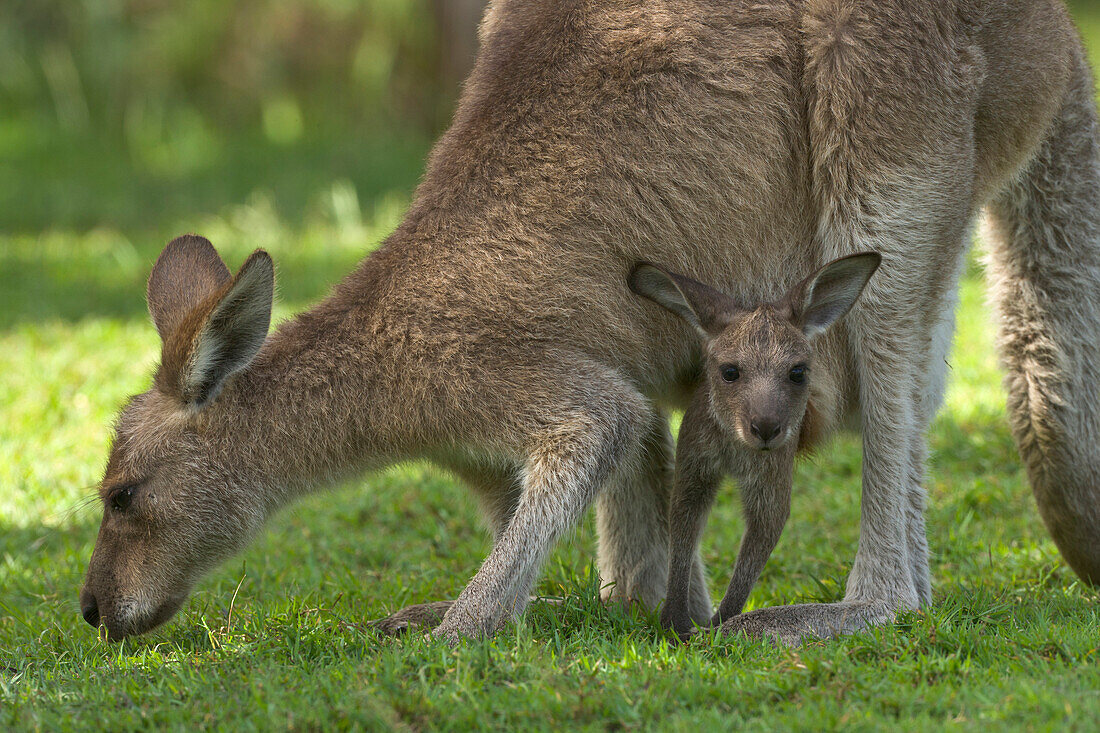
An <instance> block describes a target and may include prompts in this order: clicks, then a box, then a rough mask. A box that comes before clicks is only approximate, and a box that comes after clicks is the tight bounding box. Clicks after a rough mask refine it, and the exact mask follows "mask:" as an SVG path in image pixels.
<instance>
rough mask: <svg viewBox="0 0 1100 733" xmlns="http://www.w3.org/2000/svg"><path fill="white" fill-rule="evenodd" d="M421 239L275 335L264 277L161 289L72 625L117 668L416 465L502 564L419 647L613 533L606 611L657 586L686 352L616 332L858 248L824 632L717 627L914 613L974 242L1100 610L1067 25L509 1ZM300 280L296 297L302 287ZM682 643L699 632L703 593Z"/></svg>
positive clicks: (1086, 212)
mask: <svg viewBox="0 0 1100 733" xmlns="http://www.w3.org/2000/svg"><path fill="white" fill-rule="evenodd" d="M481 46H482V48H481V51H480V54H479V56H478V60H477V64H476V68H475V69H474V71H473V72H472V74H471V76H470V78H469V80H468V82H467V84H466V87H465V91H464V93H463V96H462V99H461V101H460V104H459V106H458V110H457V112H456V114H455V118H454V122H453V124H452V126H451V128H450V130H448V131H447V133H446V134H445V135H444V136H443V137H442V138H441V140H440V141H439V143H438V144H437V146H436V148H435V150H434V152H433V153H432V155H431V159H430V161H429V163H428V167H427V171H426V173H425V176H424V180H423V183H422V184H421V185H420V187H419V189H418V190H417V193H416V196H415V199H414V201H413V203H412V205H411V206H410V209H409V211H408V213H407V215H406V217H405V220H404V222H403V223H402V224H401V225H400V226H399V227H398V228H397V230H396V231H395V232H394V233H393V234H392V235H391V236H390V237H389V238H388V239H387V240H386V242H385V243H384V244H383V245H382V246H381V247H380V248H379V249H378V251H376V252H375V253H374V254H372V255H371V256H370V257H368V258H367V259H366V260H365V261H364V262H363V263H362V264H361V265H360V266H359V268H358V269H357V270H356V271H355V272H354V273H352V274H351V275H349V276H348V277H347V278H346V279H345V280H344V281H343V282H342V283H340V284H339V285H338V286H337V287H336V288H335V290H334V292H333V293H332V294H331V295H330V296H329V297H328V298H326V299H325V300H324V301H322V302H321V303H320V304H318V305H317V306H316V307H314V308H312V309H311V310H309V311H307V312H305V313H303V314H302V315H300V316H298V317H297V318H296V319H294V320H292V321H290V322H288V323H286V324H284V325H282V326H281V327H280V328H279V329H278V330H277V331H276V332H275V333H273V334H272V335H270V336H266V334H267V328H268V322H269V318H270V307H271V293H272V277H273V275H272V264H271V261H270V259H269V258H268V256H267V255H266V254H265V253H263V252H257V253H256V254H254V255H253V256H252V257H251V258H249V260H248V261H247V262H246V263H245V264H244V265H243V266H242V268H241V269H240V271H239V272H238V273H237V275H236V276H234V277H231V276H230V273H229V271H228V270H227V269H226V267H225V265H224V264H222V262H221V260H220V259H219V258H218V256H217V254H216V253H215V252H214V250H213V248H212V247H211V246H210V244H209V243H208V242H206V241H205V240H202V239H201V238H198V237H187V238H182V239H180V240H176V241H174V242H172V243H171V244H169V245H168V247H167V248H166V249H165V250H164V252H163V254H162V255H161V257H160V259H159V260H158V261H157V264H156V266H155V267H154V269H153V273H152V276H151V277H150V281H149V292H148V299H149V306H150V312H151V314H152V316H153V320H154V322H155V324H156V326H157V329H158V331H159V333H160V335H161V338H162V339H163V354H162V360H161V364H160V367H159V371H158V372H157V374H156V377H155V379H154V383H153V386H152V388H151V389H150V390H149V391H148V392H145V393H143V394H141V395H138V396H137V397H135V398H134V399H132V400H131V401H130V402H129V403H128V404H127V405H126V407H125V408H124V409H123V411H122V415H121V417H120V419H119V422H118V426H117V435H116V438H115V441H114V445H113V447H112V449H111V455H110V459H109V462H108V465H107V469H106V474H105V476H104V479H103V483H102V496H103V500H104V507H105V508H104V517H103V522H102V525H101V527H100V532H99V538H98V540H97V543H96V548H95V551H94V553H93V555H92V559H91V563H90V567H89V570H88V577H87V582H86V584H85V586H84V589H83V592H82V594H81V606H82V610H83V613H84V616H85V618H86V619H87V620H88V621H90V622H91V623H93V624H95V625H99V624H100V623H102V624H103V625H105V626H106V628H107V630H108V632H109V635H110V637H111V638H121V637H124V636H126V635H127V634H134V633H140V632H143V631H146V630H148V629H150V628H152V627H153V626H156V625H157V624H159V623H161V622H163V621H164V620H165V619H167V618H169V617H170V616H171V615H172V614H173V613H174V612H175V610H176V609H177V608H178V607H179V605H180V604H181V603H182V602H183V600H184V598H185V597H186V596H187V594H188V592H189V591H190V589H191V587H192V586H193V584H194V583H195V582H196V580H197V578H198V577H199V576H200V574H201V573H202V572H204V571H205V570H207V569H209V568H210V567H211V566H213V565H214V564H215V563H216V562H218V561H219V560H220V559H222V558H224V557H226V556H228V555H229V554H231V553H232V552H234V551H236V550H238V549H239V548H241V547H242V546H243V545H244V544H245V543H246V541H247V540H248V539H249V538H250V537H251V536H252V535H253V534H254V533H255V532H256V531H257V530H258V529H259V528H260V526H261V524H262V523H263V521H264V519H265V517H267V516H268V515H270V514H271V513H272V512H274V511H276V510H277V509H278V508H280V507H281V506H283V505H285V504H286V503H287V502H288V501H290V500H291V499H292V498H294V497H295V496H296V495H299V494H302V493H305V492H308V491H311V490H314V489H316V488H318V487H320V486H322V485H324V484H329V483H331V482H333V481H335V480H337V479H338V478H340V477H346V476H349V475H355V474H358V473H360V472H361V471H364V470H367V469H369V468H372V467H378V466H381V465H384V464H387V463H389V462H393V461H397V460H402V459H407V458H411V457H424V458H428V459H431V460H434V461H436V462H438V463H440V464H442V465H443V466H446V467H449V468H450V469H452V470H453V471H454V472H455V473H456V474H458V475H459V476H461V477H463V478H464V479H466V480H467V481H468V482H469V484H470V485H471V487H472V488H473V489H474V491H475V493H476V494H477V495H478V496H479V497H481V499H482V500H483V503H484V507H485V511H486V514H487V516H488V519H489V523H490V526H491V528H492V530H493V532H494V535H495V544H494V546H493V549H492V552H491V553H490V554H489V556H488V558H487V559H486V560H485V562H484V564H483V565H482V566H481V569H480V570H479V571H478V572H477V574H476V575H474V577H473V579H472V580H471V581H470V583H469V585H468V586H467V587H466V589H465V590H464V591H463V592H462V593H461V595H460V596H459V597H458V599H457V600H455V601H454V602H453V604H450V605H445V604H426V605H423V606H417V607H413V608H411V609H407V610H406V611H404V612H401V613H399V614H397V615H396V616H394V617H391V618H390V619H389V620H388V621H387V622H386V626H387V628H396V627H399V626H401V625H403V624H407V623H417V622H420V623H430V622H432V621H438V614H439V613H440V611H441V610H442V609H446V613H445V615H443V617H442V620H441V621H439V623H438V625H437V626H436V628H435V630H434V633H435V634H436V636H438V637H441V638H444V639H446V640H448V641H452V642H454V641H455V640H457V639H458V638H460V637H461V636H478V635H485V634H492V633H494V632H495V631H496V630H498V629H499V628H500V627H501V626H502V625H503V624H504V623H506V622H507V621H508V620H509V619H511V618H513V617H515V616H516V615H517V614H519V613H520V612H522V610H523V609H524V607H525V605H526V603H527V600H528V597H529V593H530V592H531V589H532V586H533V584H534V582H535V580H536V576H537V574H538V571H539V567H540V564H541V563H542V561H543V559H544V558H545V556H546V554H547V553H548V552H549V551H550V549H551V547H552V545H553V544H554V542H555V540H556V539H557V538H558V537H559V536H560V535H561V534H562V532H564V531H565V530H567V529H568V528H570V527H571V526H573V524H574V523H575V522H576V521H577V520H578V518H579V517H580V516H581V515H582V514H583V513H584V512H585V510H586V509H587V508H588V507H589V506H590V505H592V504H595V505H596V512H597V517H598V529H599V551H598V556H599V561H598V565H599V570H600V573H601V576H602V579H603V582H604V583H605V584H606V586H605V595H606V597H607V598H608V599H614V600H628V599H629V600H636V601H639V602H641V603H644V604H647V605H649V606H653V605H655V604H657V603H659V602H660V600H661V599H662V598H663V597H664V594H665V586H666V580H667V570H666V568H667V552H668V551H667V542H668V531H667V508H668V507H667V505H668V493H669V483H670V476H671V471H670V457H671V447H670V443H671V439H670V434H669V430H668V426H667V421H666V417H665V414H664V412H663V411H662V409H661V408H660V407H658V405H659V404H660V405H667V404H669V403H671V404H674V405H675V404H680V405H682V404H683V400H684V399H686V397H687V395H689V394H690V389H689V388H690V387H691V386H692V385H693V384H694V383H695V381H696V380H697V379H698V374H699V371H698V370H699V366H700V363H701V354H700V347H699V339H698V338H696V336H695V334H693V333H692V332H691V331H690V330H689V329H690V327H689V326H687V325H686V324H685V323H684V322H683V321H682V320H680V319H678V318H676V317H674V316H673V315H671V314H669V313H668V312H667V311H665V310H663V309H662V308H660V307H658V306H657V305H655V304H652V303H649V302H645V301H643V300H642V299H640V298H637V297H635V296H633V295H632V294H631V293H630V291H629V290H628V288H627V276H628V274H629V273H630V271H631V270H632V268H633V267H634V266H635V263H637V262H638V261H641V260H645V261H649V262H655V263H660V264H661V266H662V267H667V268H669V269H670V270H673V271H676V272H680V273H684V274H685V275H687V276H689V277H692V278H697V279H700V280H704V281H706V282H708V283H711V284H713V285H714V286H715V287H717V288H719V289H721V290H722V291H724V292H727V293H729V294H731V295H732V296H733V297H735V298H738V297H740V298H743V299H744V301H745V302H750V303H752V302H765V301H769V300H772V299H775V298H777V297H778V296H780V295H781V294H782V293H784V292H786V291H787V290H788V289H789V288H790V287H791V285H793V284H794V281H795V280H796V279H797V278H798V277H799V276H800V274H802V273H805V272H809V271H811V270H813V269H814V268H815V267H817V266H819V265H821V264H822V263H824V262H826V261H829V260H832V259H835V258H837V257H840V256H843V255H845V254H850V253H853V252H858V251H864V250H875V251H878V252H880V253H882V256H883V260H882V267H881V269H880V271H879V273H878V274H877V275H876V276H875V278H874V279H873V282H872V283H871V284H870V285H869V286H868V287H867V290H866V292H865V293H864V296H863V299H862V300H861V302H860V303H859V304H858V305H857V306H856V307H855V308H854V309H853V310H852V312H851V313H850V314H849V315H848V316H847V317H846V318H845V319H844V321H842V322H841V323H839V324H838V325H837V326H836V328H835V329H834V331H833V332H832V333H831V334H830V338H833V339H834V342H835V347H836V348H841V349H843V350H844V354H845V358H846V360H847V363H849V364H850V365H851V369H850V373H849V378H848V380H847V382H846V383H844V384H840V385H838V389H839V390H840V393H841V395H842V399H841V402H840V404H841V409H843V410H844V411H845V412H846V413H848V415H849V416H850V417H852V418H853V420H852V422H853V423H854V424H858V425H860V426H861V429H862V433H863V447H864V457H863V493H862V503H861V525H860V542H859V549H858V551H857V553H856V558H855V562H854V564H853V567H852V571H851V575H850V576H849V578H848V585H847V592H846V595H845V599H844V600H843V601H842V602H839V603H831V604H810V605H800V606H785V607H776V608H765V609H760V610H757V611H753V612H752V613H748V614H744V615H740V616H737V617H735V618H733V619H731V620H729V621H726V623H725V625H724V627H723V628H724V629H726V630H730V631H734V630H746V631H748V632H750V633H754V634H766V635H770V636H773V637H776V638H779V639H783V640H787V641H795V640H797V639H799V638H801V637H802V636H804V635H818V636H827V635H831V634H835V633H843V632H847V631H852V630H855V629H858V628H861V627H863V626H865V625H867V624H880V623H884V622H887V621H888V620H890V619H891V618H892V617H893V615H894V614H895V612H897V611H898V610H900V609H913V608H917V607H919V606H921V605H922V604H925V603H928V602H929V599H930V598H931V586H930V582H929V572H928V553H927V548H926V544H925V530H924V519H923V504H924V491H923V489H922V487H921V481H922V474H923V464H924V461H925V452H926V449H925V438H924V432H925V429H926V428H927V426H928V424H929V422H930V420H931V419H932V416H933V414H934V413H935V411H936V409H937V407H938V406H939V404H940V400H941V395H942V392H943V388H944V379H945V376H944V370H945V367H944V357H945V355H946V354H947V350H948V346H949V343H950V340H951V333H952V330H953V310H954V306H955V290H956V282H957V279H958V276H959V271H960V266H961V262H962V261H963V254H964V252H965V250H966V247H967V243H968V240H969V238H970V232H971V224H972V221H973V220H974V219H975V217H976V215H977V213H978V212H979V211H980V210H981V209H982V208H983V207H985V208H986V211H987V212H988V215H989V220H990V221H991V230H992V233H993V237H992V239H991V243H990V246H991V249H992V253H991V263H992V264H991V270H992V276H993V277H992V280H993V294H994V298H995V301H996V303H997V315H998V322H999V327H1000V331H1001V338H1000V344H1001V350H1002V354H1003V359H1004V362H1005V365H1006V367H1007V370H1008V377H1007V385H1008V391H1009V408H1010V412H1011V420H1012V429H1013V433H1014V435H1015V438H1016V441H1017V443H1018V445H1019V448H1020V451H1021V454H1022V455H1023V458H1024V460H1025V462H1026V463H1027V467H1028V472H1029V476H1030V479H1031V483H1032V486H1033V487H1034V492H1035V496H1036V499H1037V501H1038V505H1039V509H1040V513H1041V514H1042V517H1043V519H1044V520H1045V522H1046V524H1047V526H1048V528H1049V529H1050V532H1051V534H1052V535H1053V537H1054V539H1055V541H1056V542H1057V544H1058V546H1059V548H1060V549H1061V551H1062V554H1063V556H1064V557H1065V558H1066V560H1067V562H1069V564H1070V565H1071V566H1072V567H1073V569H1074V570H1075V571H1076V572H1077V573H1078V575H1080V576H1081V577H1082V578H1083V579H1085V580H1087V581H1089V582H1098V581H1100V444H1098V443H1097V436H1098V435H1100V404H1098V402H1097V385H1098V384H1100V155H1098V151H1097V122H1096V109H1095V105H1094V101H1093V87H1092V81H1091V77H1090V72H1089V69H1088V66H1087V63H1086V60H1085V55H1084V52H1083V50H1082V47H1081V44H1080V42H1079V39H1078V37H1077V35H1076V33H1075V31H1074V28H1073V26H1072V23H1071V21H1070V19H1069V17H1068V15H1067V12H1066V10H1065V8H1064V7H1063V5H1062V4H1061V3H1060V2H1056V1H1055V0H770V2H761V0H720V1H719V0H713V1H708V0H682V2H677V3H663V2H648V3H634V2H621V1H619V0H555V1H553V2H551V1H550V0H499V1H498V2H495V3H494V4H493V5H492V6H491V7H490V9H489V10H488V12H487V14H486V17H485V19H484V22H483V24H482V28H481ZM291 276H292V274H291ZM692 573H693V576H692V577H693V582H692V584H691V586H692V587H693V588H695V589H699V590H698V591H696V592H694V593H693V594H692V597H691V599H690V613H691V615H692V617H693V618H694V619H697V620H699V621H705V620H706V619H709V618H710V615H711V612H712V608H711V600H710V598H709V597H708V596H707V594H706V592H705V587H706V586H705V584H704V582H703V580H702V579H703V567H702V564H701V563H700V562H699V560H698V558H696V559H695V562H694V568H693V570H692Z"/></svg>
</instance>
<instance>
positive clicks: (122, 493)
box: [110, 486, 134, 512]
mask: <svg viewBox="0 0 1100 733" xmlns="http://www.w3.org/2000/svg"><path fill="white" fill-rule="evenodd" d="M133 500H134V487H133V486H127V487H125V488H122V489H119V490H118V491H116V492H115V493H113V494H111V501H110V504H111V508H112V509H114V510H115V511H116V512H124V511H126V510H127V509H129V508H130V502H131V501H133Z"/></svg>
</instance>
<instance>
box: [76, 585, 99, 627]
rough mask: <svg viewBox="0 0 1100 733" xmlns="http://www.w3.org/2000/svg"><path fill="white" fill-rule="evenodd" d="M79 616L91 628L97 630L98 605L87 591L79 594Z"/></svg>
mask: <svg viewBox="0 0 1100 733" xmlns="http://www.w3.org/2000/svg"><path fill="white" fill-rule="evenodd" d="M80 615H81V616H83V617H84V620H85V621H87V622H88V623H89V624H90V625H91V626H92V627H93V628H96V629H98V628H99V604H98V603H96V599H95V596H94V595H92V594H91V593H89V592H88V591H87V590H85V591H84V592H83V593H81V594H80Z"/></svg>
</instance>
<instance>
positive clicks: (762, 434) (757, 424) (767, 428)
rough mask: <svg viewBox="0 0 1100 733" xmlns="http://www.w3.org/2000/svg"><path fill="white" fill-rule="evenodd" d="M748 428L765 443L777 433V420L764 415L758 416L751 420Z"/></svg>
mask: <svg viewBox="0 0 1100 733" xmlns="http://www.w3.org/2000/svg"><path fill="white" fill-rule="evenodd" d="M749 429H750V430H751V431H752V434H753V435H755V436H756V437H757V438H760V440H761V441H763V442H764V443H767V442H768V441H769V440H771V439H772V438H774V437H775V436H777V435H779V421H778V420H772V419H770V418H766V417H758V418H755V419H754V420H752V421H751V423H750V424H749Z"/></svg>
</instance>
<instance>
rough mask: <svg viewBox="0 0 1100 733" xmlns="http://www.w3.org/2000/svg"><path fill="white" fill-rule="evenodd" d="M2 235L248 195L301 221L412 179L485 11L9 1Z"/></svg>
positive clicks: (147, 215) (352, 0)
mask: <svg viewBox="0 0 1100 733" xmlns="http://www.w3.org/2000/svg"><path fill="white" fill-rule="evenodd" d="M3 6H4V10H3V11H2V12H0V231H6V232H13V233H26V232H36V231H41V230H45V229H58V228H73V229H81V230H83V229H89V228H95V227H113V228H118V229H120V230H123V231H125V232H127V233H131V234H135V233H139V232H149V231H151V230H161V229H163V228H164V227H165V226H166V225H171V224H174V223H176V221H177V220H180V219H187V218H188V217H191V216H194V215H195V214H196V213H201V212H210V211H217V210H219V209H221V208H222V207H225V206H226V205H229V204H233V203H239V202H242V201H244V200H246V198H247V197H248V196H249V195H250V194H252V193H253V192H255V191H257V190H262V191H263V192H265V193H266V194H267V195H268V196H269V197H270V199H271V202H272V203H273V205H274V206H275V207H276V208H277V209H278V211H279V212H280V214H281V215H282V216H284V217H286V218H288V219H290V220H300V219H301V218H302V217H303V216H306V215H307V214H308V213H309V208H310V206H311V205H313V204H315V203H316V202H315V199H316V197H317V195H318V192H320V191H322V190H323V189H325V188H327V187H328V185H329V184H331V183H332V182H333V181H335V180H346V181H349V182H350V183H351V185H352V186H353V187H354V189H355V190H356V191H357V192H358V193H359V195H361V196H365V197H374V196H378V195H381V194H384V193H385V192H386V191H389V190H392V189H397V190H401V191H407V190H408V189H409V188H410V187H411V186H412V185H413V184H414V183H415V181H416V178H417V175H418V173H419V170H420V167H421V160H422V157H423V155H424V152H425V150H426V148H427V146H428V144H429V141H430V140H431V138H432V137H433V136H434V135H435V133H436V132H438V130H439V129H440V128H441V127H442V126H443V125H444V124H445V123H446V120H447V117H448V114H449V111H450V107H451V104H452V102H453V99H454V96H455V93H456V89H457V83H458V79H459V78H461V76H462V74H463V73H464V72H465V66H466V64H467V63H468V62H469V59H468V56H469V55H471V54H472V52H473V51H472V49H473V44H474V42H475V38H476V36H475V31H476V20H477V18H478V15H479V12H480V6H481V0H436V1H435V2H432V1H430V0H286V1H282V2H258V1H256V0H191V1H189V2H180V1H179V0H6V1H5V2H4V4H3Z"/></svg>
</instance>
